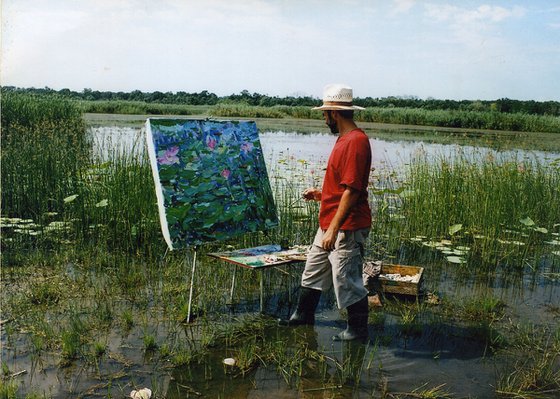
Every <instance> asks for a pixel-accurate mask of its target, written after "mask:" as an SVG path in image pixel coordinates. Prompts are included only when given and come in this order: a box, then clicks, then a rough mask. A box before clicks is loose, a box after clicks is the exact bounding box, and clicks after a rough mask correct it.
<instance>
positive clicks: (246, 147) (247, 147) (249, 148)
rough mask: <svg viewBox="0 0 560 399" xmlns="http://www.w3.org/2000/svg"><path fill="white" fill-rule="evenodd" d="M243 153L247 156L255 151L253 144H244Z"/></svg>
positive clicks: (242, 145) (242, 146)
mask: <svg viewBox="0 0 560 399" xmlns="http://www.w3.org/2000/svg"><path fill="white" fill-rule="evenodd" d="M241 151H243V152H244V153H245V154H247V153H248V152H251V151H253V143H243V144H241Z"/></svg>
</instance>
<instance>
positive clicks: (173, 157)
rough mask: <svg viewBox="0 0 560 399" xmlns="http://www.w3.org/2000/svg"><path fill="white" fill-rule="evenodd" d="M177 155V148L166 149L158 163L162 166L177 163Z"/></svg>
mask: <svg viewBox="0 0 560 399" xmlns="http://www.w3.org/2000/svg"><path fill="white" fill-rule="evenodd" d="M178 153H179V147H178V146H173V147H171V148H168V149H167V151H165V153H164V154H163V155H162V156H161V157H159V158H158V162H159V163H160V164H162V165H173V164H175V163H179V157H178V156H177V154H178Z"/></svg>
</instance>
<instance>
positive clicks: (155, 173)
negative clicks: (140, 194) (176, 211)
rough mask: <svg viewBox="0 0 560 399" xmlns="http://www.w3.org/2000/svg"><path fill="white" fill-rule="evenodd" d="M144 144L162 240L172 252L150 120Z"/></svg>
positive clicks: (147, 124)
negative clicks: (154, 190) (151, 177)
mask: <svg viewBox="0 0 560 399" xmlns="http://www.w3.org/2000/svg"><path fill="white" fill-rule="evenodd" d="M146 144H147V145H148V156H149V157H150V165H151V167H152V175H153V176H154V183H155V188H156V197H157V205H158V211H159V223H160V225H161V232H162V233H163V238H164V239H165V242H166V243H167V246H168V247H169V249H170V250H173V243H172V242H171V236H170V235H169V226H168V225H167V217H166V215H165V205H164V200H163V189H162V187H161V182H160V180H159V170H158V167H157V154H156V148H155V146H154V137H153V135H152V127H151V124H150V118H148V119H147V120H146Z"/></svg>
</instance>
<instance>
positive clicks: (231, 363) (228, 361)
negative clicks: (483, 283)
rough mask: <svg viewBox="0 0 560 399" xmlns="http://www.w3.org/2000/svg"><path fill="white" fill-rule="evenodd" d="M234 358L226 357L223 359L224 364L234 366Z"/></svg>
mask: <svg viewBox="0 0 560 399" xmlns="http://www.w3.org/2000/svg"><path fill="white" fill-rule="evenodd" d="M235 363H236V362H235V359H234V358H233V357H227V358H225V359H224V364H225V365H226V366H235Z"/></svg>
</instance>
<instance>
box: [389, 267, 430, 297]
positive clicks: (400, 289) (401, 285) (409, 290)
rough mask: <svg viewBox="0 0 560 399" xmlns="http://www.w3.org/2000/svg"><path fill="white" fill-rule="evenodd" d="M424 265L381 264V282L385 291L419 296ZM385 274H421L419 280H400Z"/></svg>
mask: <svg viewBox="0 0 560 399" xmlns="http://www.w3.org/2000/svg"><path fill="white" fill-rule="evenodd" d="M423 273H424V268H423V267H418V266H403V265H385V264H384V265H381V274H380V275H379V283H380V284H381V289H382V290H383V292H385V293H391V294H402V295H415V296H418V293H419V290H420V285H421V284H422V275H423ZM385 274H400V275H401V276H415V275H417V274H419V275H420V276H419V278H418V281H417V282H416V281H414V282H413V281H398V280H390V279H387V278H386V277H384V275H385Z"/></svg>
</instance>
